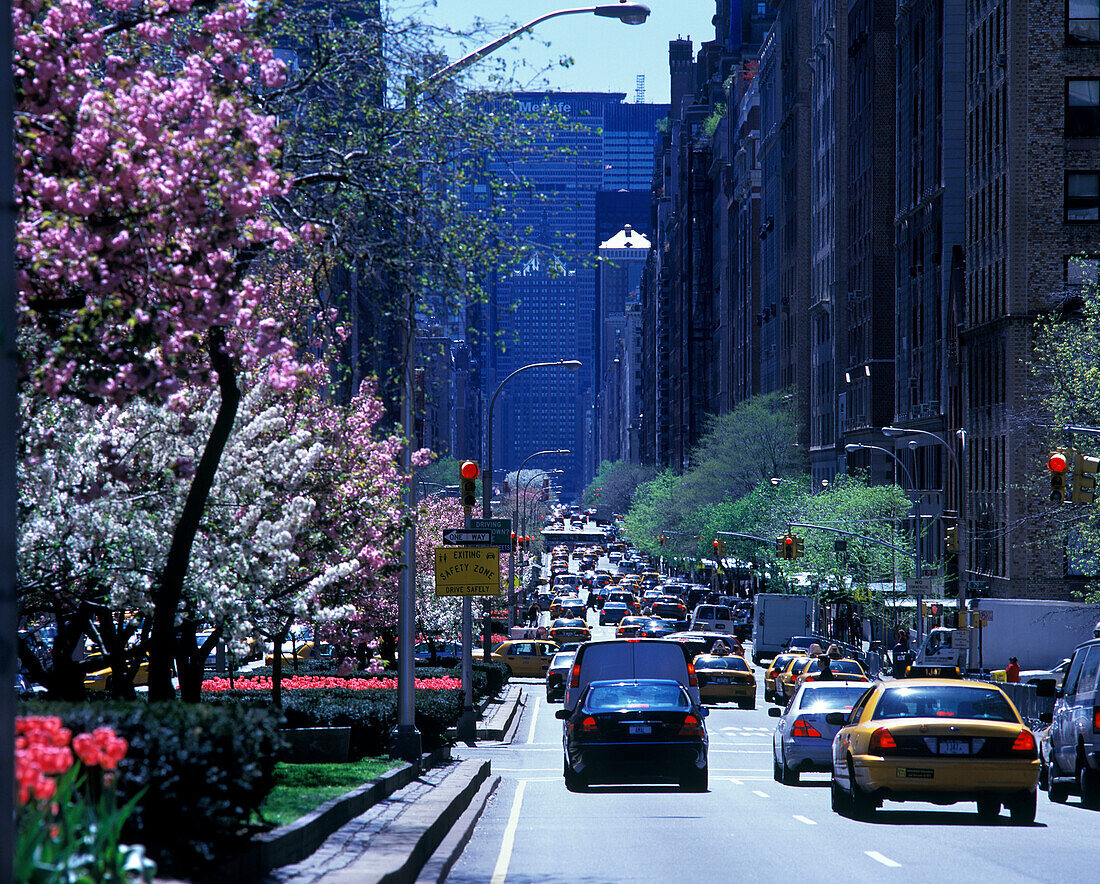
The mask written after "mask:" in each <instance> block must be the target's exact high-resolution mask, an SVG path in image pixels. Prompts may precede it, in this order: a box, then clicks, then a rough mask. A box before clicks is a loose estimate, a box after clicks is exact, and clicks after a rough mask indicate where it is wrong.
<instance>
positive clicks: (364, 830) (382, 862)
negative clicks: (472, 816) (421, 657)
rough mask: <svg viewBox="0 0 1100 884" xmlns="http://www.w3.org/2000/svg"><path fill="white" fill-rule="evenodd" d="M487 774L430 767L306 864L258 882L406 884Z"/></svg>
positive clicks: (481, 767)
mask: <svg viewBox="0 0 1100 884" xmlns="http://www.w3.org/2000/svg"><path fill="white" fill-rule="evenodd" d="M489 775H490V770H489V762H488V761H478V760H475V759H468V760H466V761H459V762H452V763H450V764H446V765H443V766H441V767H437V768H433V769H432V770H429V771H427V772H426V773H425V774H423V775H422V776H421V777H420V779H418V780H414V781H413V782H411V783H410V784H409V785H407V786H405V787H404V788H403V789H400V790H398V791H397V792H395V793H394V794H393V795H391V796H390V797H389V798H387V799H385V800H383V801H381V802H379V803H378V804H375V805H374V806H373V807H371V808H369V809H368V810H367V811H366V812H365V813H363V814H361V815H360V816H358V817H356V818H355V819H353V820H352V821H351V822H349V823H347V824H346V825H344V826H343V827H341V828H340V829H338V830H337V831H336V832H334V833H333V834H332V835H331V836H330V837H329V838H328V839H327V840H326V841H325V842H324V844H322V845H321V847H320V848H318V849H317V850H316V851H315V852H314V853H313V854H312V855H311V856H309V857H308V858H307V859H305V860H303V861H302V862H300V863H295V864H293V865H289V866H283V867H282V868H279V869H274V870H273V871H271V872H269V873H268V874H267V876H266V877H265V878H264V879H263V880H264V881H265V882H267V884H374V882H377V884H399V882H410V884H411V882H413V881H415V880H416V878H417V876H418V875H419V874H420V871H421V869H422V867H423V866H424V864H425V863H426V862H427V861H428V859H429V858H430V857H431V856H432V854H433V853H434V852H435V850H436V848H437V847H439V845H440V843H441V842H443V840H444V838H445V837H446V836H447V835H448V833H449V832H450V829H451V827H452V825H453V824H454V823H455V821H456V820H457V819H458V818H459V817H460V816H461V815H462V814H463V813H464V812H465V811H466V810H467V808H468V807H469V806H470V803H471V801H472V800H473V799H474V797H475V795H477V794H479V790H482V786H483V784H484V783H485V781H486V780H487V779H488V778H489Z"/></svg>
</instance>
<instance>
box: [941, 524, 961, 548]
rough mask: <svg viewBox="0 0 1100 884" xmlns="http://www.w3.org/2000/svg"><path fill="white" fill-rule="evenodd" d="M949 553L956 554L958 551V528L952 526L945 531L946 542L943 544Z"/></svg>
mask: <svg viewBox="0 0 1100 884" xmlns="http://www.w3.org/2000/svg"><path fill="white" fill-rule="evenodd" d="M944 545H945V546H946V548H947V551H948V552H949V553H957V552H958V551H959V528H958V526H957V525H952V526H951V527H950V528H948V529H947V540H946V541H945V542H944Z"/></svg>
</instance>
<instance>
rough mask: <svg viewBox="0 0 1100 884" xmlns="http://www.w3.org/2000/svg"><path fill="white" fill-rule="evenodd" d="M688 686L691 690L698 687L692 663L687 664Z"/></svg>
mask: <svg viewBox="0 0 1100 884" xmlns="http://www.w3.org/2000/svg"><path fill="white" fill-rule="evenodd" d="M688 686H689V687H693V688H697V687H699V678H698V676H696V674H695V664H694V663H688Z"/></svg>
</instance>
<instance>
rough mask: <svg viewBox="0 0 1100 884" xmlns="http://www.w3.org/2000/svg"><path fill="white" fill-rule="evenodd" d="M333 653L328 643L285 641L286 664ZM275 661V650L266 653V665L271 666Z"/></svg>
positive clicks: (284, 660)
mask: <svg viewBox="0 0 1100 884" xmlns="http://www.w3.org/2000/svg"><path fill="white" fill-rule="evenodd" d="M331 654H332V651H331V649H330V647H329V646H328V645H318V644H316V643H315V642H313V641H304V642H298V643H297V644H295V645H293V646H292V645H291V644H290V643H289V642H284V643H283V651H282V658H283V664H284V665H285V664H287V663H293V662H294V661H295V660H316V659H319V658H320V657H326V656H331ZM274 662H275V651H274V650H271V651H268V652H267V653H265V654H264V665H265V666H271V665H272V664H273V663H274Z"/></svg>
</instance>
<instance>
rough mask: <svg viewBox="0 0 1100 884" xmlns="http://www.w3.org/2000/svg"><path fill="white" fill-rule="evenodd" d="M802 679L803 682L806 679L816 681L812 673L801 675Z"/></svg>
mask: <svg viewBox="0 0 1100 884" xmlns="http://www.w3.org/2000/svg"><path fill="white" fill-rule="evenodd" d="M802 681H803V682H807V681H817V679H816V678H814V677H813V676H812V675H804V676H802Z"/></svg>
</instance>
